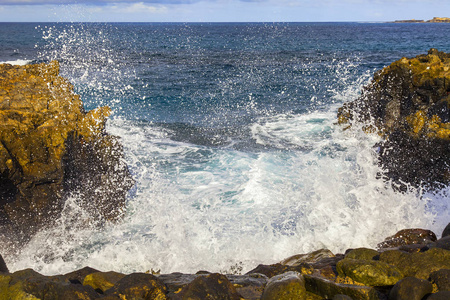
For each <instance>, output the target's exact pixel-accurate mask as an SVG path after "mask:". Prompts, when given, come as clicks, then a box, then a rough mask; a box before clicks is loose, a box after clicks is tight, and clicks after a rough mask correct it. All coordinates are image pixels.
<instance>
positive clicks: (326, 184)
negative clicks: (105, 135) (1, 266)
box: [9, 109, 449, 274]
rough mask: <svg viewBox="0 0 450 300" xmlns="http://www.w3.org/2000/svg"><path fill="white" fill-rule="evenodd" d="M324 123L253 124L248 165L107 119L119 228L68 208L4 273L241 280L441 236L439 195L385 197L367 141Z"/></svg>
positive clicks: (289, 119) (282, 118)
mask: <svg viewBox="0 0 450 300" xmlns="http://www.w3.org/2000/svg"><path fill="white" fill-rule="evenodd" d="M334 120H335V110H334V109H331V110H330V111H328V112H320V113H310V114H307V115H291V116H287V115H279V116H274V117H272V118H270V119H265V120H259V121H258V122H256V123H254V124H252V125H251V126H250V128H249V130H250V131H251V132H252V134H253V138H254V139H255V140H256V141H257V142H258V143H263V144H268V143H270V144H271V146H272V147H270V148H269V150H268V151H255V152H253V153H252V152H241V151H239V150H236V149H233V148H232V147H224V148H219V149H211V148H207V147H204V146H197V145H194V144H188V143H183V142H174V141H172V140H170V139H169V138H168V133H167V132H165V130H164V129H163V128H160V127H157V126H154V125H152V124H149V123H147V124H142V123H141V124H138V123H135V122H130V121H127V120H121V119H115V120H113V121H112V122H109V128H108V130H109V132H111V133H112V134H115V135H118V136H120V137H121V141H122V143H123V145H124V146H125V149H126V153H127V162H128V164H129V165H130V167H131V170H132V172H133V174H134V176H135V178H136V180H137V183H136V187H135V188H134V189H133V191H132V193H131V195H130V198H129V203H128V212H127V217H126V219H125V220H124V221H123V222H122V223H121V224H117V225H110V226H107V227H106V228H104V229H103V230H95V229H92V228H91V227H89V226H87V227H86V222H87V220H89V217H88V212H84V211H83V210H82V209H81V208H80V207H78V206H77V199H76V197H74V198H71V199H69V201H68V202H67V204H66V211H65V213H64V214H63V216H62V218H61V220H60V221H59V222H57V223H58V224H59V226H58V227H56V228H54V229H52V230H48V231H44V232H41V233H40V234H39V235H38V236H36V237H35V238H34V239H33V240H32V242H31V243H30V244H29V245H28V246H27V247H26V248H25V249H23V250H22V252H21V254H20V255H19V256H18V257H16V259H15V261H13V262H11V263H10V264H9V266H10V269H11V270H17V269H22V268H26V267H32V268H34V269H36V270H37V271H40V272H43V273H45V274H56V273H64V272H68V271H71V270H74V269H76V268H80V267H82V266H85V265H89V266H91V267H94V268H98V269H100V270H115V271H120V272H133V271H145V270H149V269H154V270H156V269H161V271H162V272H164V273H167V272H175V271H180V272H196V271H198V270H201V269H206V270H209V271H224V270H228V269H229V268H230V266H233V265H236V264H237V265H238V266H241V267H242V268H243V270H244V271H246V270H247V271H248V270H249V269H251V268H253V267H255V266H256V265H258V264H259V263H275V262H277V261H280V260H282V259H283V258H286V257H288V256H290V255H293V254H298V253H305V252H308V251H311V250H315V249H319V248H323V247H325V248H328V249H330V250H332V251H334V252H335V253H336V252H342V251H344V250H345V249H347V248H351V247H362V246H366V247H375V246H376V244H377V243H378V242H380V241H382V239H383V238H384V237H386V236H388V235H391V234H393V233H395V232H396V231H397V230H400V229H403V228H411V227H421V228H429V229H432V230H435V231H436V232H441V231H442V229H443V227H444V225H445V222H446V221H448V218H449V214H448V207H447V206H446V205H448V204H447V201H446V200H445V199H446V194H445V193H448V191H442V192H441V193H442V194H441V195H436V194H421V193H420V191H416V190H410V191H408V192H406V193H397V192H395V191H394V190H393V189H392V187H391V186H390V184H388V183H386V182H384V181H382V180H378V179H376V177H377V173H378V172H380V170H379V168H378V167H377V166H376V164H375V149H374V148H373V145H374V143H375V142H376V137H374V136H367V135H366V134H364V133H362V131H360V130H353V131H346V132H343V131H342V130H341V129H340V128H339V127H336V126H335V125H333V122H334Z"/></svg>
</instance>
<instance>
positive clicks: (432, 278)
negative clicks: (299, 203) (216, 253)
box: [0, 229, 450, 300]
mask: <svg viewBox="0 0 450 300" xmlns="http://www.w3.org/2000/svg"><path fill="white" fill-rule="evenodd" d="M405 232H407V233H408V236H407V237H405V239H404V240H403V241H402V242H401V243H399V245H401V246H398V247H391V248H388V249H386V248H385V249H379V250H378V251H377V250H375V249H368V248H356V249H348V250H347V251H346V252H345V254H336V255H334V254H333V253H332V252H331V251H330V250H327V249H321V250H317V251H314V252H310V253H306V254H305V253H303V254H297V255H293V256H291V257H289V258H287V259H285V260H283V261H282V262H281V263H278V264H274V265H259V266H258V267H256V268H255V269H253V270H251V271H249V272H247V273H246V274H244V275H241V274H219V273H210V272H207V271H199V272H197V273H196V274H183V273H171V274H150V271H147V272H146V273H132V274H121V273H117V272H101V271H98V270H95V269H92V268H89V267H85V268H83V269H80V270H77V271H73V272H71V273H68V274H65V275H56V276H44V275H42V274H39V273H37V272H35V271H33V270H31V269H26V270H21V271H15V272H13V273H9V272H8V269H7V267H6V265H5V266H4V268H3V269H4V271H3V272H2V271H0V299H43V300H46V299H84V300H86V299H149V300H150V299H171V300H179V299H217V300H219V299H220V300H222V299H229V300H233V299H246V300H247V299H248V300H257V299H270V300H272V299H277V300H283V299H299V300H321V299H333V300H338V299H361V300H386V299H391V300H403V299H408V300H409V299H418V300H429V299H449V298H448V296H449V295H450V250H449V249H450V248H449V247H448V244H447V246H445V245H444V246H445V247H440V246H439V245H443V244H445V243H432V242H430V241H429V240H427V239H423V233H424V232H429V233H430V234H429V235H430V236H433V237H435V236H436V235H435V234H434V233H432V232H430V231H429V230H424V229H405V230H401V231H399V232H397V234H395V235H394V236H396V237H398V239H401V236H402V234H403V233H405ZM414 235H415V236H414ZM446 238H447V237H444V238H441V239H440V240H444V239H446ZM390 239H391V237H388V238H386V240H390ZM438 241H439V240H438ZM416 242H421V243H420V244H416ZM411 245H412V246H414V247H413V248H409V251H405V250H406V249H407V248H405V247H407V246H411ZM0 258H1V256H0Z"/></svg>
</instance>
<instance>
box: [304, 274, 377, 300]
mask: <svg viewBox="0 0 450 300" xmlns="http://www.w3.org/2000/svg"><path fill="white" fill-rule="evenodd" d="M303 277H304V278H305V287H306V290H307V291H308V292H310V293H313V294H316V295H320V296H322V297H323V298H325V299H330V298H332V297H334V296H336V295H346V296H349V297H351V298H352V299H359V300H379V297H378V292H377V291H376V290H375V289H374V288H373V287H369V286H363V285H354V284H342V283H336V282H334V281H332V280H329V279H325V278H322V277H317V276H312V275H303Z"/></svg>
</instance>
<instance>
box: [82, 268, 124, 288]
mask: <svg viewBox="0 0 450 300" xmlns="http://www.w3.org/2000/svg"><path fill="white" fill-rule="evenodd" d="M123 277H125V275H124V274H121V273H117V272H114V271H110V272H95V273H91V274H88V275H86V277H85V278H84V281H83V285H89V286H91V287H93V288H94V289H95V290H96V291H98V292H101V293H102V294H103V293H104V292H106V291H107V290H109V289H110V288H112V287H113V286H114V285H115V284H116V283H117V282H118V281H119V280H120V279H122V278H123Z"/></svg>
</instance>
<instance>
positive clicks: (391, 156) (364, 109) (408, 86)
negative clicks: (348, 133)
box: [338, 49, 450, 189]
mask: <svg viewBox="0 0 450 300" xmlns="http://www.w3.org/2000/svg"><path fill="white" fill-rule="evenodd" d="M338 122H339V123H340V124H345V125H346V126H352V125H354V124H355V123H359V124H363V125H364V126H365V127H364V129H365V130H366V131H370V132H378V133H379V134H380V135H381V136H382V137H383V138H384V141H383V142H382V143H380V144H379V145H378V146H379V149H380V150H379V163H380V165H381V166H382V167H383V169H384V170H385V174H384V175H385V176H387V178H389V179H392V180H393V181H394V182H396V183H398V184H399V185H400V186H401V187H404V185H403V186H402V184H403V183H409V184H411V185H413V186H416V187H418V186H422V187H427V188H431V189H433V188H439V187H441V186H447V185H448V184H450V165H449V163H450V54H447V53H444V52H440V51H438V50H436V49H430V50H429V51H428V54H426V55H418V56H416V57H414V58H402V59H400V60H398V61H396V62H393V63H392V64H391V65H389V66H387V67H385V68H384V69H382V70H380V71H378V72H376V73H375V75H374V77H373V80H372V82H371V83H370V84H369V85H367V86H366V87H364V88H363V91H362V94H361V96H360V97H359V98H358V99H356V100H354V101H352V102H349V103H346V104H345V105H344V106H343V107H341V108H340V109H339V111H338Z"/></svg>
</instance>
